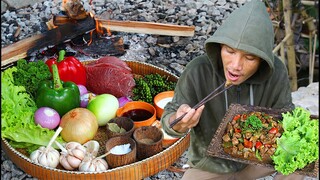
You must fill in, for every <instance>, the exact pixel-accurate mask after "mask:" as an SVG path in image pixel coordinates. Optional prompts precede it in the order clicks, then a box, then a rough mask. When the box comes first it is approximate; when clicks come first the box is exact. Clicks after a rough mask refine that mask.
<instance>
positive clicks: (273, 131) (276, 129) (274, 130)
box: [269, 127, 279, 134]
mask: <svg viewBox="0 0 320 180" xmlns="http://www.w3.org/2000/svg"><path fill="white" fill-rule="evenodd" d="M278 132H279V130H278V128H276V127H273V128H271V129H270V130H269V133H270V134H276V133H278Z"/></svg>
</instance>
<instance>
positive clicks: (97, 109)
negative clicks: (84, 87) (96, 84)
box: [87, 94, 119, 126]
mask: <svg viewBox="0 0 320 180" xmlns="http://www.w3.org/2000/svg"><path fill="white" fill-rule="evenodd" d="M87 108H88V109H89V110H90V111H91V112H93V114H94V115H95V116H96V117H97V120H98V124H99V126H105V125H106V124H107V123H108V121H109V120H110V119H112V118H114V117H116V112H117V110H118V108H119V101H118V99H117V98H116V97H115V96H114V95H112V94H100V95H97V96H96V97H95V98H93V99H92V100H91V101H89V104H88V106H87Z"/></svg>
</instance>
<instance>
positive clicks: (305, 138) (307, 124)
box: [271, 107, 319, 175]
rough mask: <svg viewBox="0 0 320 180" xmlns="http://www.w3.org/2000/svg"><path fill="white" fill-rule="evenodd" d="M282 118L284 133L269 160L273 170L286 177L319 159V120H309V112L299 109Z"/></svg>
mask: <svg viewBox="0 0 320 180" xmlns="http://www.w3.org/2000/svg"><path fill="white" fill-rule="evenodd" d="M282 116H283V129H284V132H283V134H282V136H281V137H280V138H279V139H278V140H277V146H278V148H277V150H276V152H275V153H274V155H273V156H271V158H272V160H273V162H274V164H275V166H274V167H275V169H276V170H277V171H279V172H281V173H282V174H284V175H288V174H291V173H293V172H294V171H295V170H297V169H302V168H304V167H305V166H306V165H308V164H309V163H311V162H314V161H316V160H317V159H319V138H318V137H319V120H311V119H310V112H309V111H307V110H305V109H303V108H301V107H296V108H295V109H294V110H293V111H292V113H290V112H287V113H283V114H282Z"/></svg>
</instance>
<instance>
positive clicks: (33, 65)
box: [13, 59, 52, 99]
mask: <svg viewBox="0 0 320 180" xmlns="http://www.w3.org/2000/svg"><path fill="white" fill-rule="evenodd" d="M16 67H17V71H16V72H14V73H13V78H14V85H16V86H24V87H25V88H26V93H28V94H29V95H30V96H31V98H33V99H34V98H35V94H36V91H37V88H38V86H39V83H40V82H41V81H44V80H49V79H50V78H51V77H52V75H51V73H50V71H49V68H48V66H47V65H46V64H45V63H44V62H43V61H35V62H29V63H28V62H27V61H26V60H25V59H20V60H18V61H17V66H16Z"/></svg>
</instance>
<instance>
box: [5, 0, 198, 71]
mask: <svg viewBox="0 0 320 180" xmlns="http://www.w3.org/2000/svg"><path fill="white" fill-rule="evenodd" d="M46 24H47V27H48V31H47V32H44V33H42V34H38V35H35V36H32V37H30V38H26V39H23V40H21V41H18V42H16V43H14V44H11V45H9V46H6V47H4V48H2V51H1V66H6V65H8V64H11V63H13V62H15V61H17V60H18V59H20V58H26V57H29V56H36V55H39V54H40V55H43V54H45V53H43V50H42V49H43V48H44V49H48V48H52V47H54V48H55V49H59V45H64V44H65V43H67V42H68V43H70V44H71V46H72V49H73V50H75V51H77V52H80V53H82V54H83V55H91V56H92V55H95V54H96V55H110V56H112V55H113V56H118V55H123V54H124V53H125V48H124V43H123V39H122V37H119V36H116V34H117V32H125V33H141V34H154V35H164V36H193V35H194V29H195V27H194V26H181V25H173V24H163V23H155V22H142V21H118V20H112V19H109V18H108V17H105V16H103V15H100V16H96V15H94V14H93V13H92V12H87V11H85V9H84V8H83V6H82V4H81V2H80V1H79V0H64V1H63V3H62V11H61V12H60V13H59V14H55V15H54V16H53V18H52V19H51V20H49V21H48V22H46ZM46 53H47V52H46Z"/></svg>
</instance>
